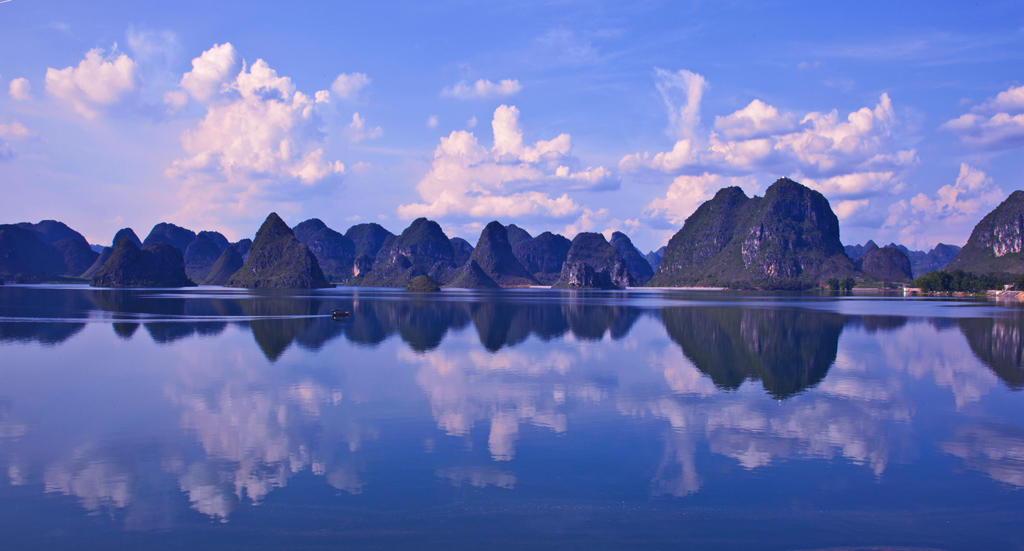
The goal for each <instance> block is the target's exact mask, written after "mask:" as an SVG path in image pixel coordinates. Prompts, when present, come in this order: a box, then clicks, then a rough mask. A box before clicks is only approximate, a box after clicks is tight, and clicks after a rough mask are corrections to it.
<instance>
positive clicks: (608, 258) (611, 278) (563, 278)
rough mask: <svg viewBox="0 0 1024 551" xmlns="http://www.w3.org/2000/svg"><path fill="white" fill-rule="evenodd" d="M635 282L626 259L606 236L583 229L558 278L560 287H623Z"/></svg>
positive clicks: (575, 239) (573, 241)
mask: <svg viewBox="0 0 1024 551" xmlns="http://www.w3.org/2000/svg"><path fill="white" fill-rule="evenodd" d="M632 285H634V282H633V280H632V277H631V276H630V275H629V271H628V270H627V269H626V262H625V261H624V260H623V259H622V256H621V255H620V254H619V253H618V251H616V250H615V248H613V247H612V246H611V245H610V244H609V243H608V241H607V240H605V238H604V236H603V235H601V234H599V233H592V232H582V233H579V234H577V235H576V237H575V238H573V240H572V245H571V246H570V247H569V253H568V255H567V256H566V259H565V264H563V265H562V271H561V273H560V274H559V277H558V281H556V282H555V283H554V285H552V287H555V288H559V289H622V288H625V287H628V286H632Z"/></svg>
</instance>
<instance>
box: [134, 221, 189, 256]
mask: <svg viewBox="0 0 1024 551" xmlns="http://www.w3.org/2000/svg"><path fill="white" fill-rule="evenodd" d="M195 239H196V232H194V231H192V230H189V229H185V228H182V227H180V226H175V225H174V224H170V223H168V222H160V223H159V224H157V225H155V226H153V229H152V230H150V232H149V235H147V236H146V240H145V241H143V242H142V247H143V248H146V247H148V246H150V245H152V244H153V243H168V244H170V245H173V246H175V247H177V248H178V250H179V251H181V254H185V249H187V248H188V245H189V243H191V242H193V241H195ZM114 246H115V247H116V246H117V243H114Z"/></svg>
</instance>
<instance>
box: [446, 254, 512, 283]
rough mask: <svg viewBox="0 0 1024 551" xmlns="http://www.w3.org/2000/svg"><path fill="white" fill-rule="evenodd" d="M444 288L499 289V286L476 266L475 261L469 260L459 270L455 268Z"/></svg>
mask: <svg viewBox="0 0 1024 551" xmlns="http://www.w3.org/2000/svg"><path fill="white" fill-rule="evenodd" d="M444 286H445V287H454V288H460V289H499V288H501V285H498V283H497V282H495V281H494V280H493V279H491V276H489V275H487V272H485V271H484V270H483V268H481V267H480V265H479V264H477V262H476V260H473V259H470V260H469V262H466V263H465V264H463V265H462V266H460V267H459V268H457V269H456V270H455V271H454V272H453V273H452V274H451V276H450V278H449V281H448V283H446V284H445V285H444Z"/></svg>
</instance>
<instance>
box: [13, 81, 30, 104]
mask: <svg viewBox="0 0 1024 551" xmlns="http://www.w3.org/2000/svg"><path fill="white" fill-rule="evenodd" d="M10 94H11V98H12V99H16V100H19V101H25V100H30V99H32V85H31V84H29V82H28V79H25V78H16V79H14V80H12V81H11V85H10Z"/></svg>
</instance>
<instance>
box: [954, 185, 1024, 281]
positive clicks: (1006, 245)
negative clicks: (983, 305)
mask: <svg viewBox="0 0 1024 551" xmlns="http://www.w3.org/2000/svg"><path fill="white" fill-rule="evenodd" d="M946 269H947V270H964V271H968V272H974V273H978V274H982V273H990V272H997V273H1011V274H1024V191H1021V190H1017V191H1014V192H1013V193H1011V194H1010V196H1009V197H1007V198H1006V200H1005V201H1003V202H1002V203H1000V204H999V206H997V207H996V208H995V209H993V210H992V212H990V213H988V214H987V215H985V217H984V218H982V219H981V222H978V225H976V226H975V227H974V231H972V232H971V237H970V239H968V240H967V244H966V245H964V248H963V249H961V250H960V252H959V253H957V255H956V258H954V259H953V261H952V262H950V263H949V265H948V266H946Z"/></svg>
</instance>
